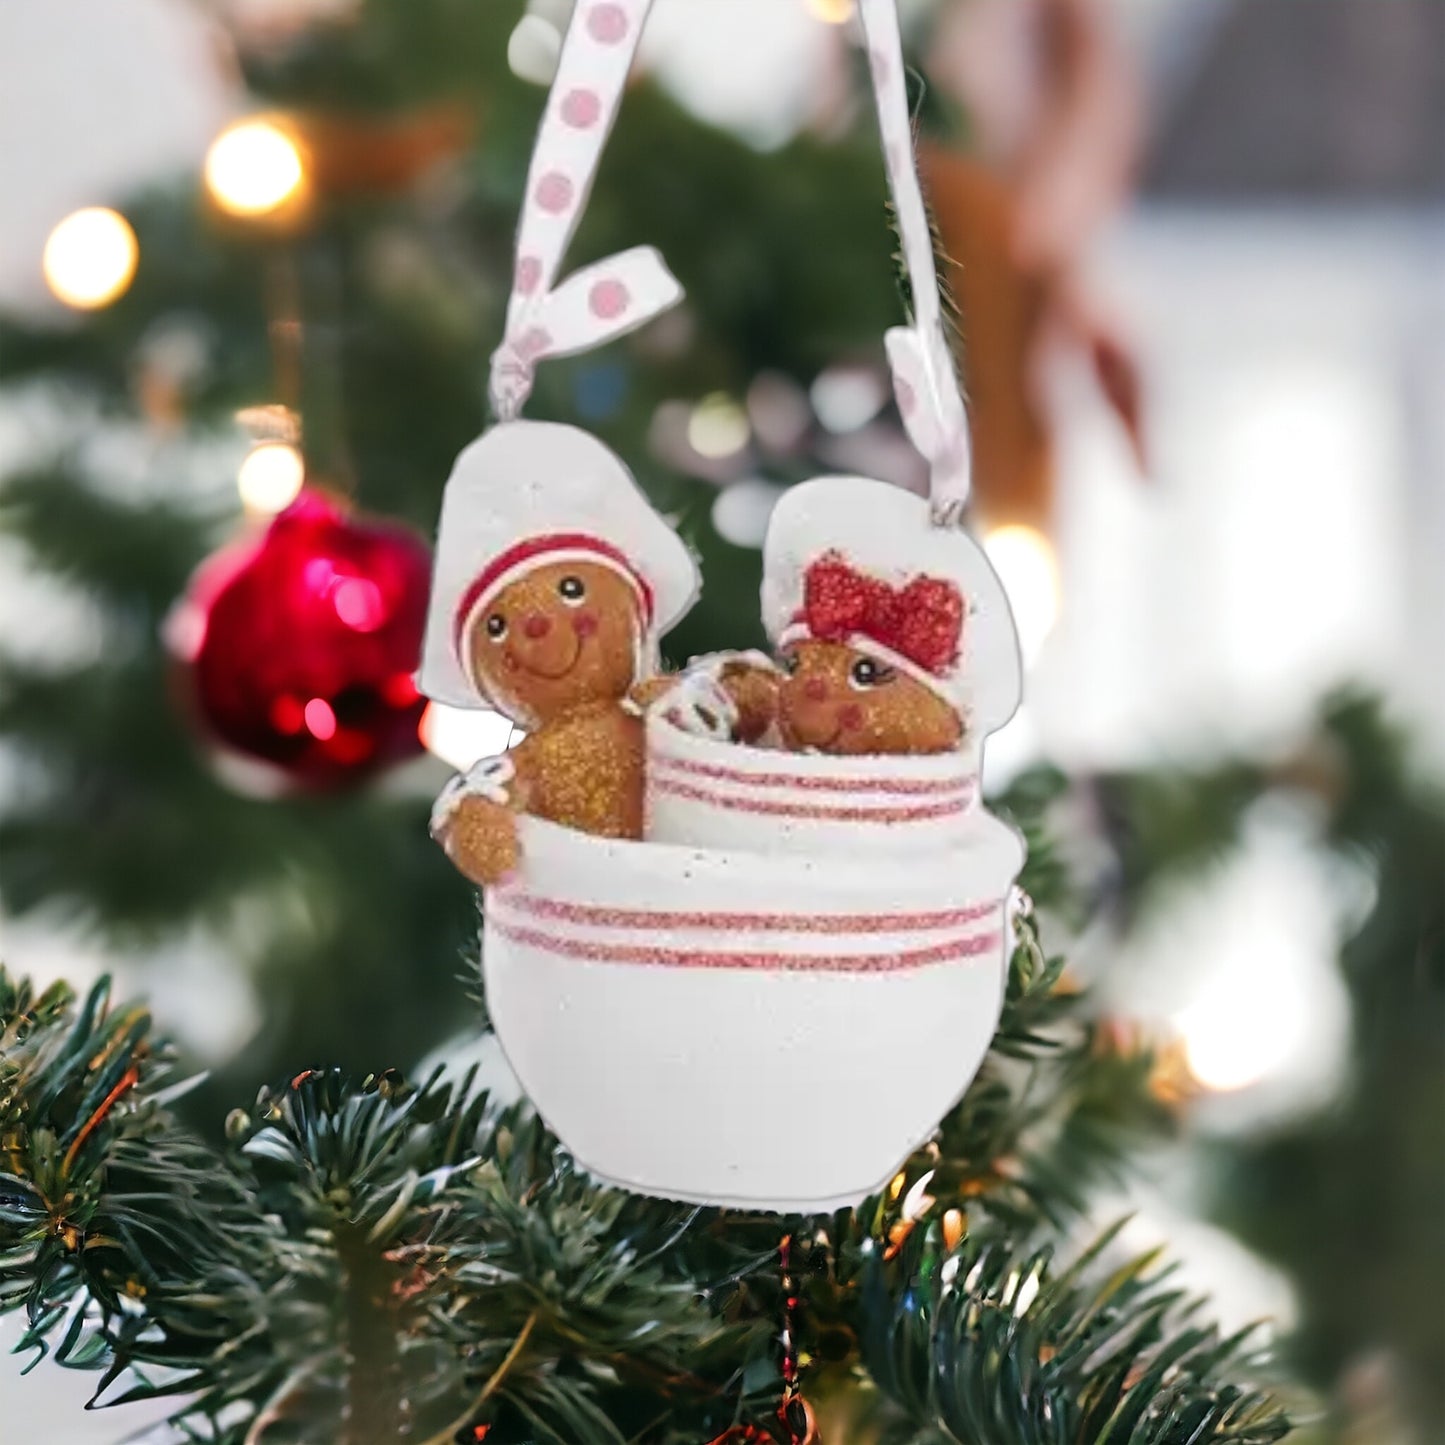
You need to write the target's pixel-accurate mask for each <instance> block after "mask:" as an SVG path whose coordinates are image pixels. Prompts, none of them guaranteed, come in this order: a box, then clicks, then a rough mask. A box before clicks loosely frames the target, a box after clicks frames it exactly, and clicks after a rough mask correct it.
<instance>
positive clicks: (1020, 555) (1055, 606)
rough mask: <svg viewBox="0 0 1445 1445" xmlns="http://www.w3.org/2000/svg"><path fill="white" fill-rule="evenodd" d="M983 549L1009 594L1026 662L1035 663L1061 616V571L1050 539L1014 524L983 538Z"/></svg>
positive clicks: (1028, 528)
mask: <svg viewBox="0 0 1445 1445" xmlns="http://www.w3.org/2000/svg"><path fill="white" fill-rule="evenodd" d="M983 547H984V551H985V552H987V553H988V559H989V561H990V562H992V563H993V565H994V570H995V571H997V573H998V575H999V580H1000V581H1001V582H1002V583H1003V586H1004V591H1005V592H1007V593H1008V600H1009V605H1010V606H1011V607H1012V609H1013V615H1014V621H1015V623H1017V625H1018V630H1019V646H1020V648H1021V649H1022V650H1023V655H1024V661H1025V662H1032V661H1033V660H1034V659H1035V658H1036V657H1037V656H1038V653H1039V649H1040V648H1041V647H1042V646H1043V644H1044V639H1045V638H1047V637H1048V635H1049V633H1050V632H1051V631H1052V630H1053V626H1054V623H1055V622H1056V621H1057V620H1058V615H1059V574H1058V567H1057V565H1056V564H1055V561H1054V549H1053V545H1052V544H1051V543H1050V541H1049V539H1048V538H1047V537H1045V536H1044V534H1043V533H1042V532H1039V531H1036V530H1035V529H1034V528H1033V527H1025V526H1022V525H1018V524H1011V525H1009V526H1006V527H999V528H997V529H996V530H995V531H992V532H990V533H989V534H988V536H987V537H985V538H984V542H983Z"/></svg>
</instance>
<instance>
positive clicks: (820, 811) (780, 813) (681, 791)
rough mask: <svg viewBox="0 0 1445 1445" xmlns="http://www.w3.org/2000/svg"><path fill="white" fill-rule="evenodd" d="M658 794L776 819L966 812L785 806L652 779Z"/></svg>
mask: <svg viewBox="0 0 1445 1445" xmlns="http://www.w3.org/2000/svg"><path fill="white" fill-rule="evenodd" d="M649 786H650V787H653V788H656V789H657V791H658V792H659V793H670V794H671V795H672V796H673V797H676V798H686V799H688V800H689V801H690V802H694V803H707V804H708V805H709V806H711V807H714V808H726V809H728V810H730V811H732V812H734V813H763V814H766V815H768V816H770V817H775V818H816V819H818V820H819V821H822V822H829V823H918V822H923V821H926V820H927V819H929V818H949V817H953V816H955V815H957V814H959V813H963V812H966V811H967V804H966V802H965V800H964V799H963V798H958V799H955V800H954V801H953V802H948V803H916V804H914V805H913V806H912V807H897V808H839V807H830V806H829V805H828V804H826V803H784V802H781V801H778V800H775V799H772V798H729V797H726V796H724V795H721V794H718V793H710V792H708V791H707V789H705V788H694V787H692V786H691V785H690V784H688V783H679V782H677V781H676V780H675V779H672V778H658V777H655V776H654V778H653V780H652V782H651V783H650V784H649Z"/></svg>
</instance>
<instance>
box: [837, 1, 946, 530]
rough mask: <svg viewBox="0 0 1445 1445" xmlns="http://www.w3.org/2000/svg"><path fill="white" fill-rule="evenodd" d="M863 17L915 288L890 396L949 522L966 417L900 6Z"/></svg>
mask: <svg viewBox="0 0 1445 1445" xmlns="http://www.w3.org/2000/svg"><path fill="white" fill-rule="evenodd" d="M858 18H859V21H860V22H861V24H862V28H863V41H864V44H865V45H866V46H867V50H868V71H869V74H870V75H871V76H872V77H873V96H874V99H875V101H876V103H877V107H878V129H879V132H880V134H881V135H882V139H883V162H884V165H885V166H886V168H887V171H888V184H889V187H890V189H891V190H892V192H893V205H894V209H895V210H896V212H897V215H898V232H899V236H900V238H901V240H902V242H903V264H904V266H905V267H906V269H907V272H908V277H909V281H910V283H911V289H912V292H913V324H912V325H911V326H897V327H894V328H893V329H892V330H891V331H889V332H888V334H887V336H886V337H885V338H884V341H885V344H886V345H887V348H888V360H889V362H890V364H891V365H892V367H893V393H894V396H895V397H896V398H897V401H898V410H899V413H900V414H901V415H902V417H903V424H904V426H905V427H907V429H908V436H909V439H910V440H911V441H912V443H913V445H914V446H915V447H916V448H917V449H918V451H919V452H921V453H922V455H923V457H924V458H925V459H926V460H927V462H928V467H929V500H930V501H931V502H932V504H933V515H934V519H935V521H937V522H938V523H939V524H940V525H942V526H950V525H953V524H954V523H956V522H957V521H958V519H959V515H960V513H961V512H962V511H963V507H964V504H965V503H966V502H967V501H968V494H969V491H970V488H971V485H972V458H971V452H970V448H969V440H968V416H967V413H966V412H965V411H964V405H963V395H962V393H961V392H960V390H959V385H958V372H957V371H956V370H955V368H954V364H953V352H952V349H951V348H950V346H949V344H948V332H947V330H946V329H945V326H944V320H943V305H942V302H941V301H940V299H939V294H938V272H937V270H936V268H935V266H934V261H933V231H932V228H931V227H930V225H929V223H928V210H927V208H926V207H925V206H924V204H923V188H922V186H921V185H920V184H919V181H918V165H917V161H916V160H915V157H914V150H913V121H912V117H911V115H910V114H909V110H908V85H907V75H906V72H905V71H904V68H903V43H902V40H901V38H900V36H899V30H898V8H897V5H896V4H895V0H858Z"/></svg>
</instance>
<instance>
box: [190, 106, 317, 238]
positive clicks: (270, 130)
mask: <svg viewBox="0 0 1445 1445" xmlns="http://www.w3.org/2000/svg"><path fill="white" fill-rule="evenodd" d="M305 176H306V168H305V165H304V164H303V162H302V159H301V152H300V151H299V150H298V149H297V147H296V142H295V141H293V140H292V139H291V137H290V136H289V135H287V134H286V132H285V131H283V130H282V129H281V128H280V127H279V126H277V125H275V124H273V123H272V122H271V121H269V120H243V121H238V122H237V123H236V124H235V125H233V126H230V127H228V128H227V129H226V130H224V131H222V132H221V134H220V135H219V136H217V137H216V139H215V141H213V142H212V144H211V149H210V150H209V152H207V154H206V189H207V190H209V191H210V193H211V195H212V197H213V198H214V199H215V202H216V204H217V205H218V206H220V208H221V209H222V210H223V211H228V212H230V214H231V215H233V216H263V215H265V214H266V213H267V212H268V211H274V210H275V209H276V208H277V207H278V206H280V205H281V204H282V203H283V202H285V201H288V200H290V199H291V197H293V196H294V195H295V194H296V193H297V191H298V190H300V188H301V184H302V182H303V181H304V179H305Z"/></svg>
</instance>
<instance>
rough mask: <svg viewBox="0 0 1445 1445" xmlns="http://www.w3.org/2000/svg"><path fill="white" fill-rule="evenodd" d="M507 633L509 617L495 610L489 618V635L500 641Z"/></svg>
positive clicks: (494, 640) (493, 639)
mask: <svg viewBox="0 0 1445 1445" xmlns="http://www.w3.org/2000/svg"><path fill="white" fill-rule="evenodd" d="M506 635H507V619H506V618H505V617H503V616H502V614H501V613H500V612H494V613H492V615H491V616H490V617H489V618H487V636H488V637H490V638H491V639H492V641H493V642H500V641H501V640H502V638H504V637H505V636H506Z"/></svg>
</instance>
